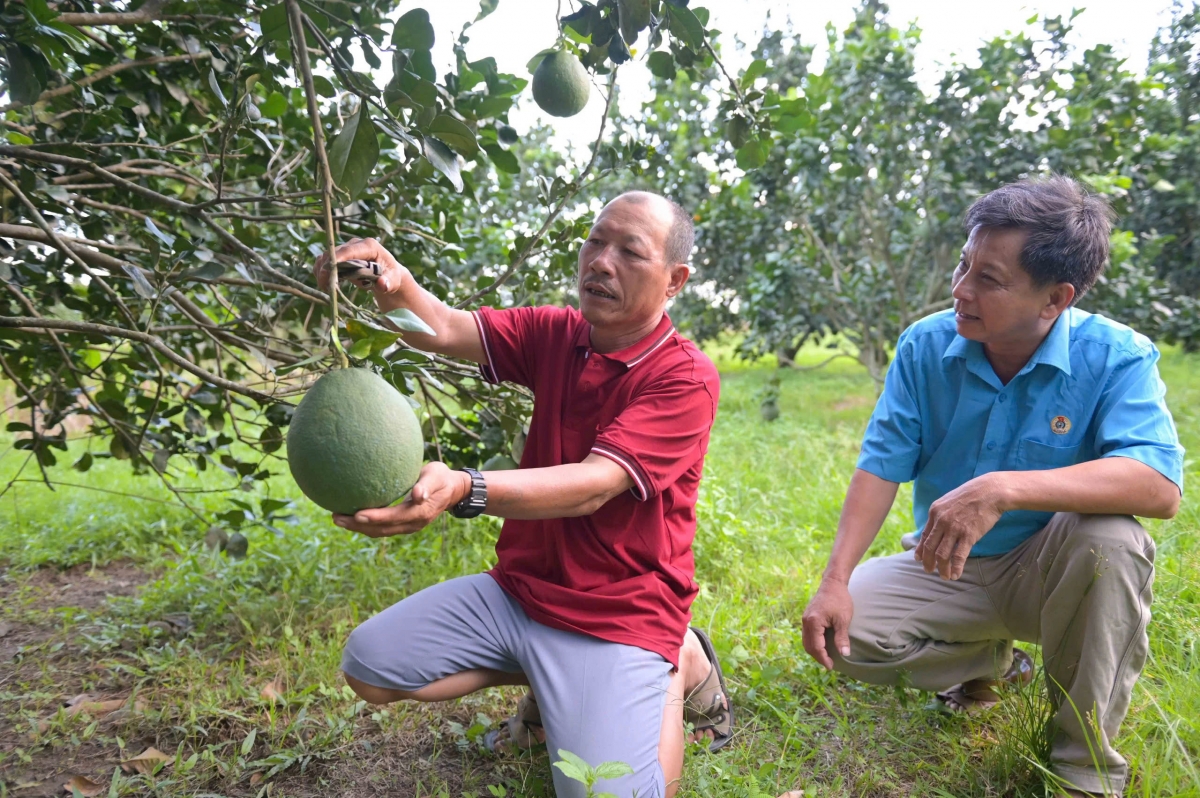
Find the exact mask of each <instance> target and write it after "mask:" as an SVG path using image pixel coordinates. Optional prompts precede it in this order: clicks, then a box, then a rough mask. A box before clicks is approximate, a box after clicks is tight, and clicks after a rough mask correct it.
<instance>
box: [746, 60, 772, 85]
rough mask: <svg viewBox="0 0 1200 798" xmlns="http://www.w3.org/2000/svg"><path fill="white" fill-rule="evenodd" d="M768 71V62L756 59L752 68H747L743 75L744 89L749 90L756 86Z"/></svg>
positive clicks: (751, 65) (752, 63) (752, 62)
mask: <svg viewBox="0 0 1200 798" xmlns="http://www.w3.org/2000/svg"><path fill="white" fill-rule="evenodd" d="M766 71H767V62H766V61H764V60H762V59H761V58H756V59H754V60H753V61H751V62H750V66H748V67H746V71H745V72H743V73H742V81H741V83H742V88H743V89H748V88H750V87H751V86H753V85H754V81H756V80H758V78H759V77H760V76H761V75H762V74H763V73H764V72H766Z"/></svg>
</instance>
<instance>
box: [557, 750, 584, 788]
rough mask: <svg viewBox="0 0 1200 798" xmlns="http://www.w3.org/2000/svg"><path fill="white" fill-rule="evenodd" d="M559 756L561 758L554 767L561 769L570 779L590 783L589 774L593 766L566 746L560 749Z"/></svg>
mask: <svg viewBox="0 0 1200 798" xmlns="http://www.w3.org/2000/svg"><path fill="white" fill-rule="evenodd" d="M558 756H559V760H558V761H557V762H555V763H554V767H556V768H558V769H559V770H561V771H562V772H563V774H564V775H565V776H566V777H567V778H569V779H572V780H574V781H578V782H581V783H583V784H587V783H588V776H590V775H591V771H592V768H591V766H590V765H588V763H587V762H585V761H584V760H583V759H581V758H580V757H578V756H576V755H575V754H572V753H571V752H570V751H568V750H566V749H565V748H560V749H558ZM589 786H590V785H589Z"/></svg>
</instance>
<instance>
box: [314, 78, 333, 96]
mask: <svg viewBox="0 0 1200 798" xmlns="http://www.w3.org/2000/svg"><path fill="white" fill-rule="evenodd" d="M313 88H314V89H316V90H317V94H319V95H320V96H322V97H336V96H337V89H335V88H334V87H333V84H332V83H330V82H329V78H327V77H324V76H323V75H313Z"/></svg>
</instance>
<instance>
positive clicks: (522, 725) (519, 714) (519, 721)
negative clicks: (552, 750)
mask: <svg viewBox="0 0 1200 798" xmlns="http://www.w3.org/2000/svg"><path fill="white" fill-rule="evenodd" d="M505 730H507V731H508V741H501V740H500V732H502V731H505ZM537 732H542V737H543V739H545V732H544V731H543V730H542V712H541V710H540V709H538V705H537V699H536V698H534V697H533V693H532V692H529V693H526V694H525V696H524V697H523V698H522V699H521V700H520V701H519V702H517V711H516V714H514V715H513V716H512V717H510V718H507V719H506V720H505V721H504V722H503V723H502V724H501V725H500V726H498V727H496V728H495V729H489V730H488V731H486V732H484V735H483V738H482V742H483V747H484V748H486V749H487V750H489V751H491V752H492V753H493V754H501V753H504V749H505V748H506V747H507V742H511V743H512V744H513V745H515V746H516V747H517V748H522V749H528V748H533V747H534V746H535V745H541V744H542V742H541V740H539V739H538V736H537Z"/></svg>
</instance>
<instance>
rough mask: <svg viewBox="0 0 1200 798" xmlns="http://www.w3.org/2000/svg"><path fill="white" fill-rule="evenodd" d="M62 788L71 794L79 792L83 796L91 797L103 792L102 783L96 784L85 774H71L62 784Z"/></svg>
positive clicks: (85, 797) (84, 797)
mask: <svg viewBox="0 0 1200 798" xmlns="http://www.w3.org/2000/svg"><path fill="white" fill-rule="evenodd" d="M63 790H64V791H66V792H69V793H71V794H72V795H74V794H75V793H79V794H80V795H82V796H83V798H93V796H96V795H99V794H100V793H102V792H104V785H103V784H97V783H96V782H94V781H92V780H91V779H89V778H88V777H87V776H72V777H71V779H70V781H68V782H67V783H66V784H64V785H63Z"/></svg>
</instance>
